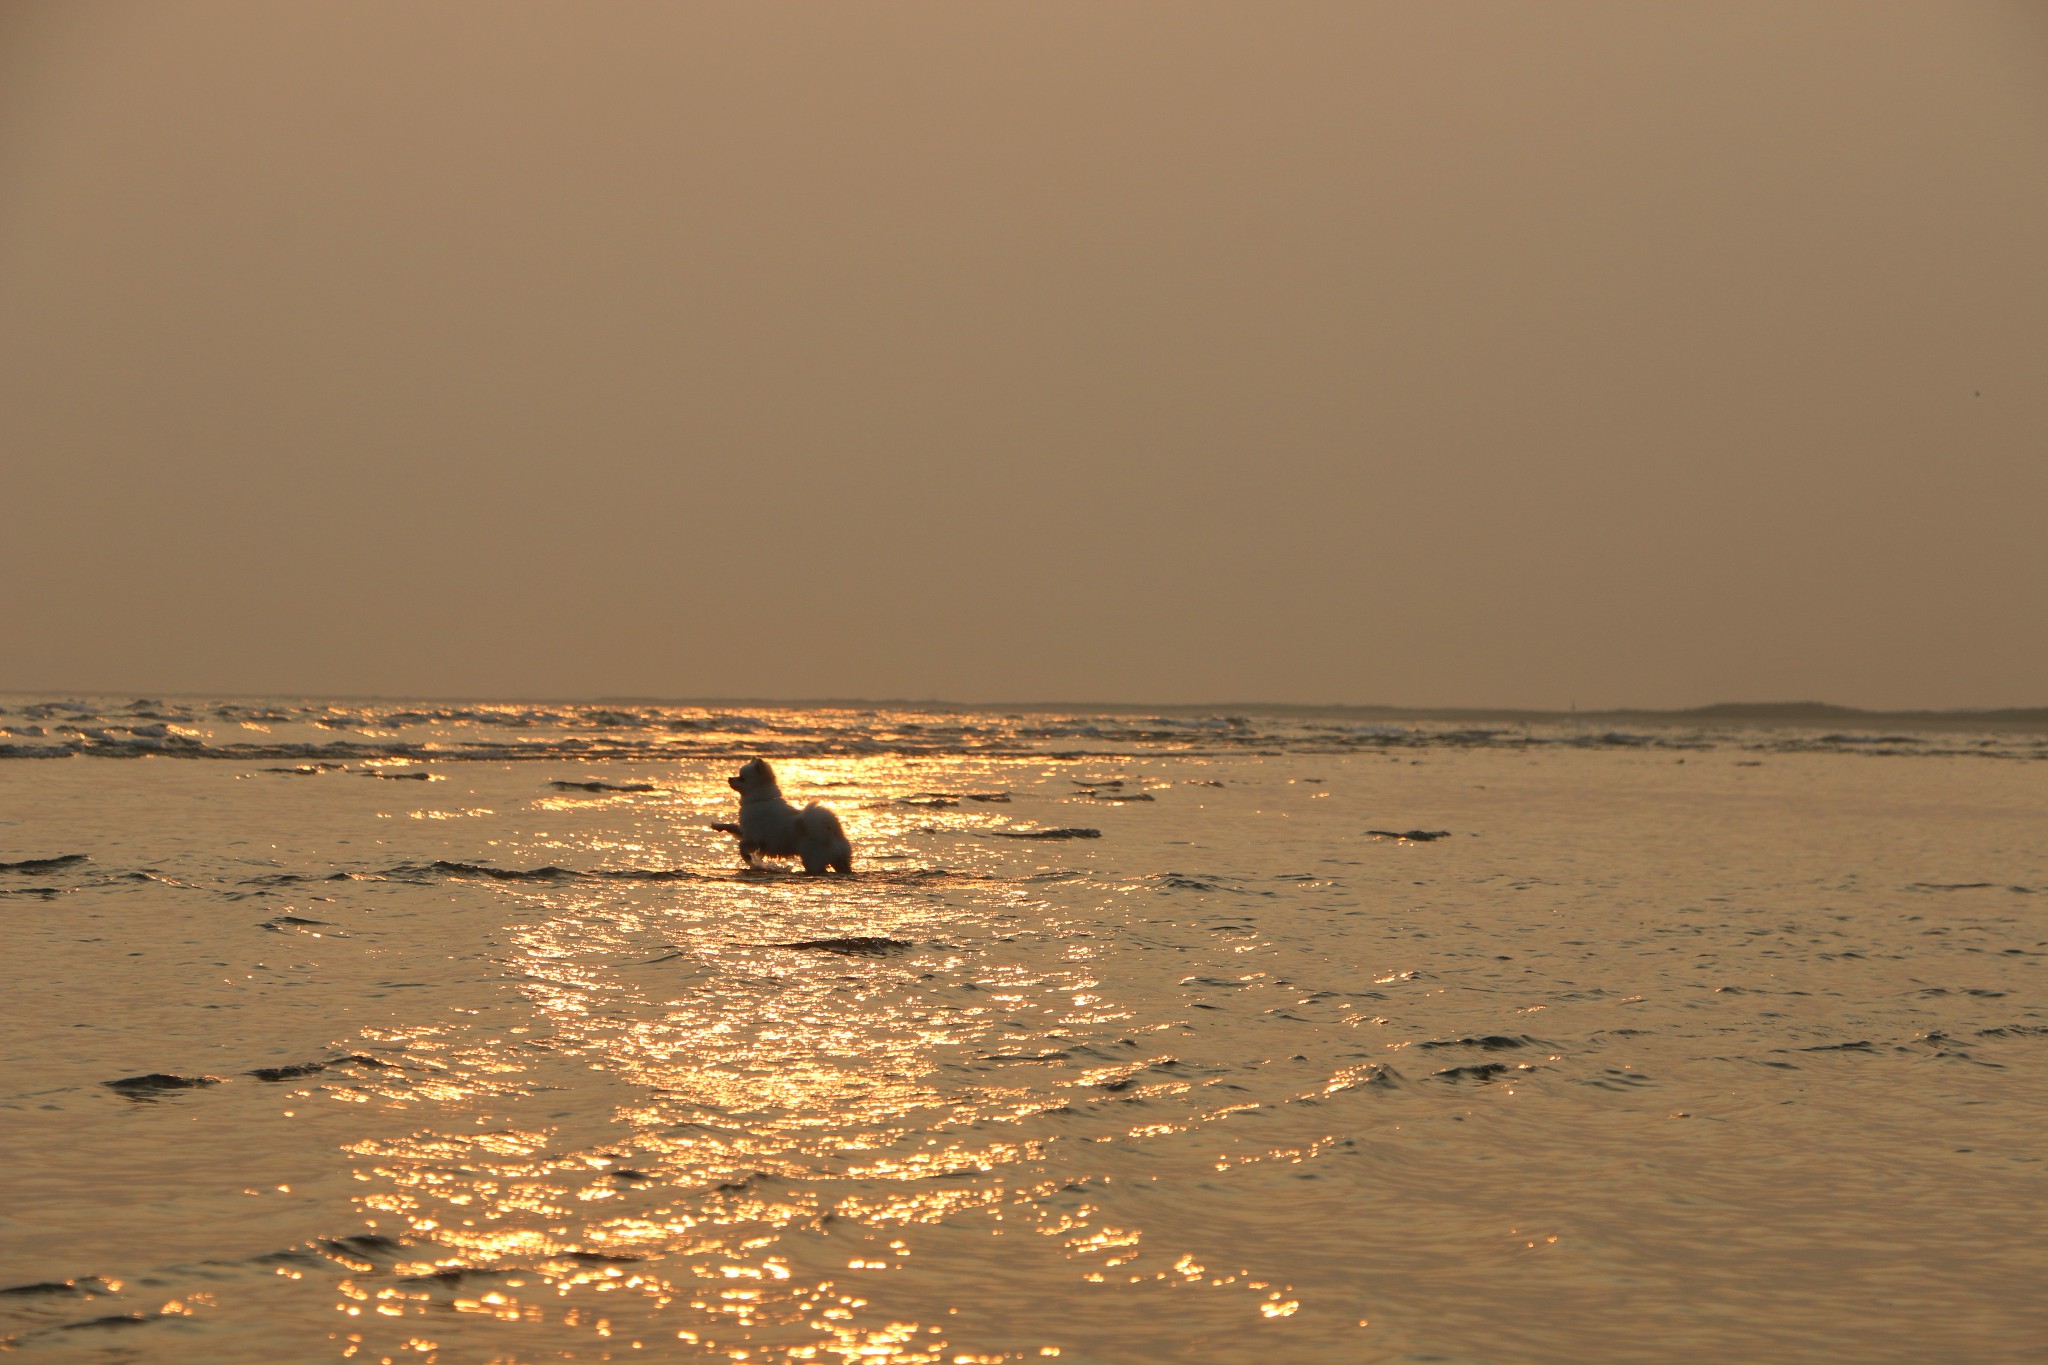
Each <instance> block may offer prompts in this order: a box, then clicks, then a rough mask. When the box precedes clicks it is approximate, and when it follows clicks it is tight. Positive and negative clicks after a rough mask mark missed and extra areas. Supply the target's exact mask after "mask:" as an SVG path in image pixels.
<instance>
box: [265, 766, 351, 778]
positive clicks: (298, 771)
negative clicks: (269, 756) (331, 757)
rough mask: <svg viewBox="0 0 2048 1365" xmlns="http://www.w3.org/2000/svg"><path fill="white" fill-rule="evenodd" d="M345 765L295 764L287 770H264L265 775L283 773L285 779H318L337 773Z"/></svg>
mask: <svg viewBox="0 0 2048 1365" xmlns="http://www.w3.org/2000/svg"><path fill="white" fill-rule="evenodd" d="M345 766H347V765H345V764H341V763H295V764H293V765H292V766H290V767H288V768H265V769H263V771H264V772H266V773H283V774H284V775H286V776H287V777H318V776H319V775H320V774H321V773H331V772H338V771H340V770H341V769H342V768H343V767H345Z"/></svg>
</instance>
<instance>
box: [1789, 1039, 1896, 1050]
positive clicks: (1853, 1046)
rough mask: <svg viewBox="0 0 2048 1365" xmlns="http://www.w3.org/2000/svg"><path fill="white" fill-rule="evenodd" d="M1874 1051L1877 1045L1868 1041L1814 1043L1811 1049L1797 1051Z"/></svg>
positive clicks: (1804, 1048)
mask: <svg viewBox="0 0 2048 1365" xmlns="http://www.w3.org/2000/svg"><path fill="white" fill-rule="evenodd" d="M1780 1050H1782V1049H1780ZM1876 1050H1877V1044H1875V1043H1873V1042H1870V1041H1869V1040H1868V1039H1858V1040H1857V1041H1855V1042H1853V1043H1815V1044H1814V1045H1813V1046H1811V1047H1802V1048H1800V1049H1799V1051H1801V1052H1875V1051H1876Z"/></svg>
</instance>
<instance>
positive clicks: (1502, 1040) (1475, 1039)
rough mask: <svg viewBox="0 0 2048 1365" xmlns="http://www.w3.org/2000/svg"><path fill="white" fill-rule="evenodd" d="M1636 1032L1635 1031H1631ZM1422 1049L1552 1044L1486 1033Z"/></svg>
mask: <svg viewBox="0 0 2048 1365" xmlns="http://www.w3.org/2000/svg"><path fill="white" fill-rule="evenodd" d="M1629 1031H1630V1032H1634V1030H1629ZM1415 1046H1417V1047H1422V1048H1437V1047H1476V1048H1480V1049H1482V1050H1484V1051H1486V1052H1500V1051H1504V1050H1505V1049H1507V1048H1513V1047H1548V1046H1550V1044H1548V1043H1546V1042H1544V1041H1543V1040H1542V1039H1540V1038H1531V1037H1530V1036H1529V1035H1528V1034H1526V1033H1513V1034H1510V1033H1486V1034H1477V1035H1474V1036H1472V1037H1469V1038H1431V1039H1429V1040H1428V1041H1426V1042H1421V1043H1417V1044H1416V1045H1415Z"/></svg>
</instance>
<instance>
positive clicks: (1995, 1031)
mask: <svg viewBox="0 0 2048 1365" xmlns="http://www.w3.org/2000/svg"><path fill="white" fill-rule="evenodd" d="M1977 1036H1978V1037H1979V1038H2041V1037H2048V1024H2005V1025H2002V1026H2001V1027H1998V1028H1980V1029H1978V1030H1977Z"/></svg>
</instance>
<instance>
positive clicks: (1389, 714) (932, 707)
mask: <svg viewBox="0 0 2048 1365" xmlns="http://www.w3.org/2000/svg"><path fill="white" fill-rule="evenodd" d="M152 696H153V697H157V698H180V699H185V700H191V699H202V698H203V699H206V700H215V701H226V700H266V701H284V700H295V701H324V702H377V703H387V704H388V703H400V702H403V703H416V704H441V705H447V704H457V703H460V704H471V705H474V704H484V705H496V706H507V705H535V706H697V707H717V708H723V709H744V708H753V709H761V710H812V709H818V708H829V709H833V710H918V711H937V712H958V713H962V714H966V713H972V712H984V711H997V712H1015V713H1023V714H1064V715H1105V716H1146V715H1150V716H1175V717H1187V716H1218V715H1223V716H1229V715H1247V716H1251V715H1258V716H1298V717H1303V718H1313V717H1327V718H1330V719H1336V720H1346V721H1353V722H1361V721H1362V722H1367V723H1371V722H1383V723H1386V724H1390V725H1399V724H1413V723H1417V722H1438V723H1451V724H1471V725H1486V724H1495V725H1501V724H1505V725H1529V724H1543V725H1560V724H1561V725H1610V726H1611V725H1635V726H1691V727H1699V726H1713V725H1730V726H1762V727H1780V726H1783V727H1798V728H1804V729H1813V728H1828V727H1832V728H1851V729H1859V730H1869V729H1896V730H2048V706H2007V707H1957V708H1954V709H1951V710H1910V711H1872V710H1865V709H1863V708H1861V707H1856V706H1841V705H1837V704H1835V703H1833V702H1815V701H1799V702H1716V703H1714V704H1712V705H1708V706H1691V707H1678V708H1669V709H1657V708H1651V707H1611V708H1603V709H1598V710H1566V711H1557V710H1548V709H1544V708H1541V707H1514V706H1367V705H1358V704H1352V703H1343V702H1328V703H1316V702H1272V701H1228V702H1104V701H942V700H938V699H935V698H929V697H922V698H913V697H654V696H601V697H521V696H514V695H509V694H499V695H459V696H408V695H401V694H394V693H344V692H333V693H311V692H296V693H295V692H169V691H154V692H152V691H132V690H125V689H124V690H116V691H106V690H102V689H90V690H69V691H67V690H64V689H57V688H52V689H47V690H37V691H0V698H4V699H6V700H8V701H14V702H22V701H38V702H39V701H50V700H56V699H60V698H68V697H75V698H79V699H84V698H100V699H106V698H113V697H124V698H125V697H137V698H141V697H152Z"/></svg>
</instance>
